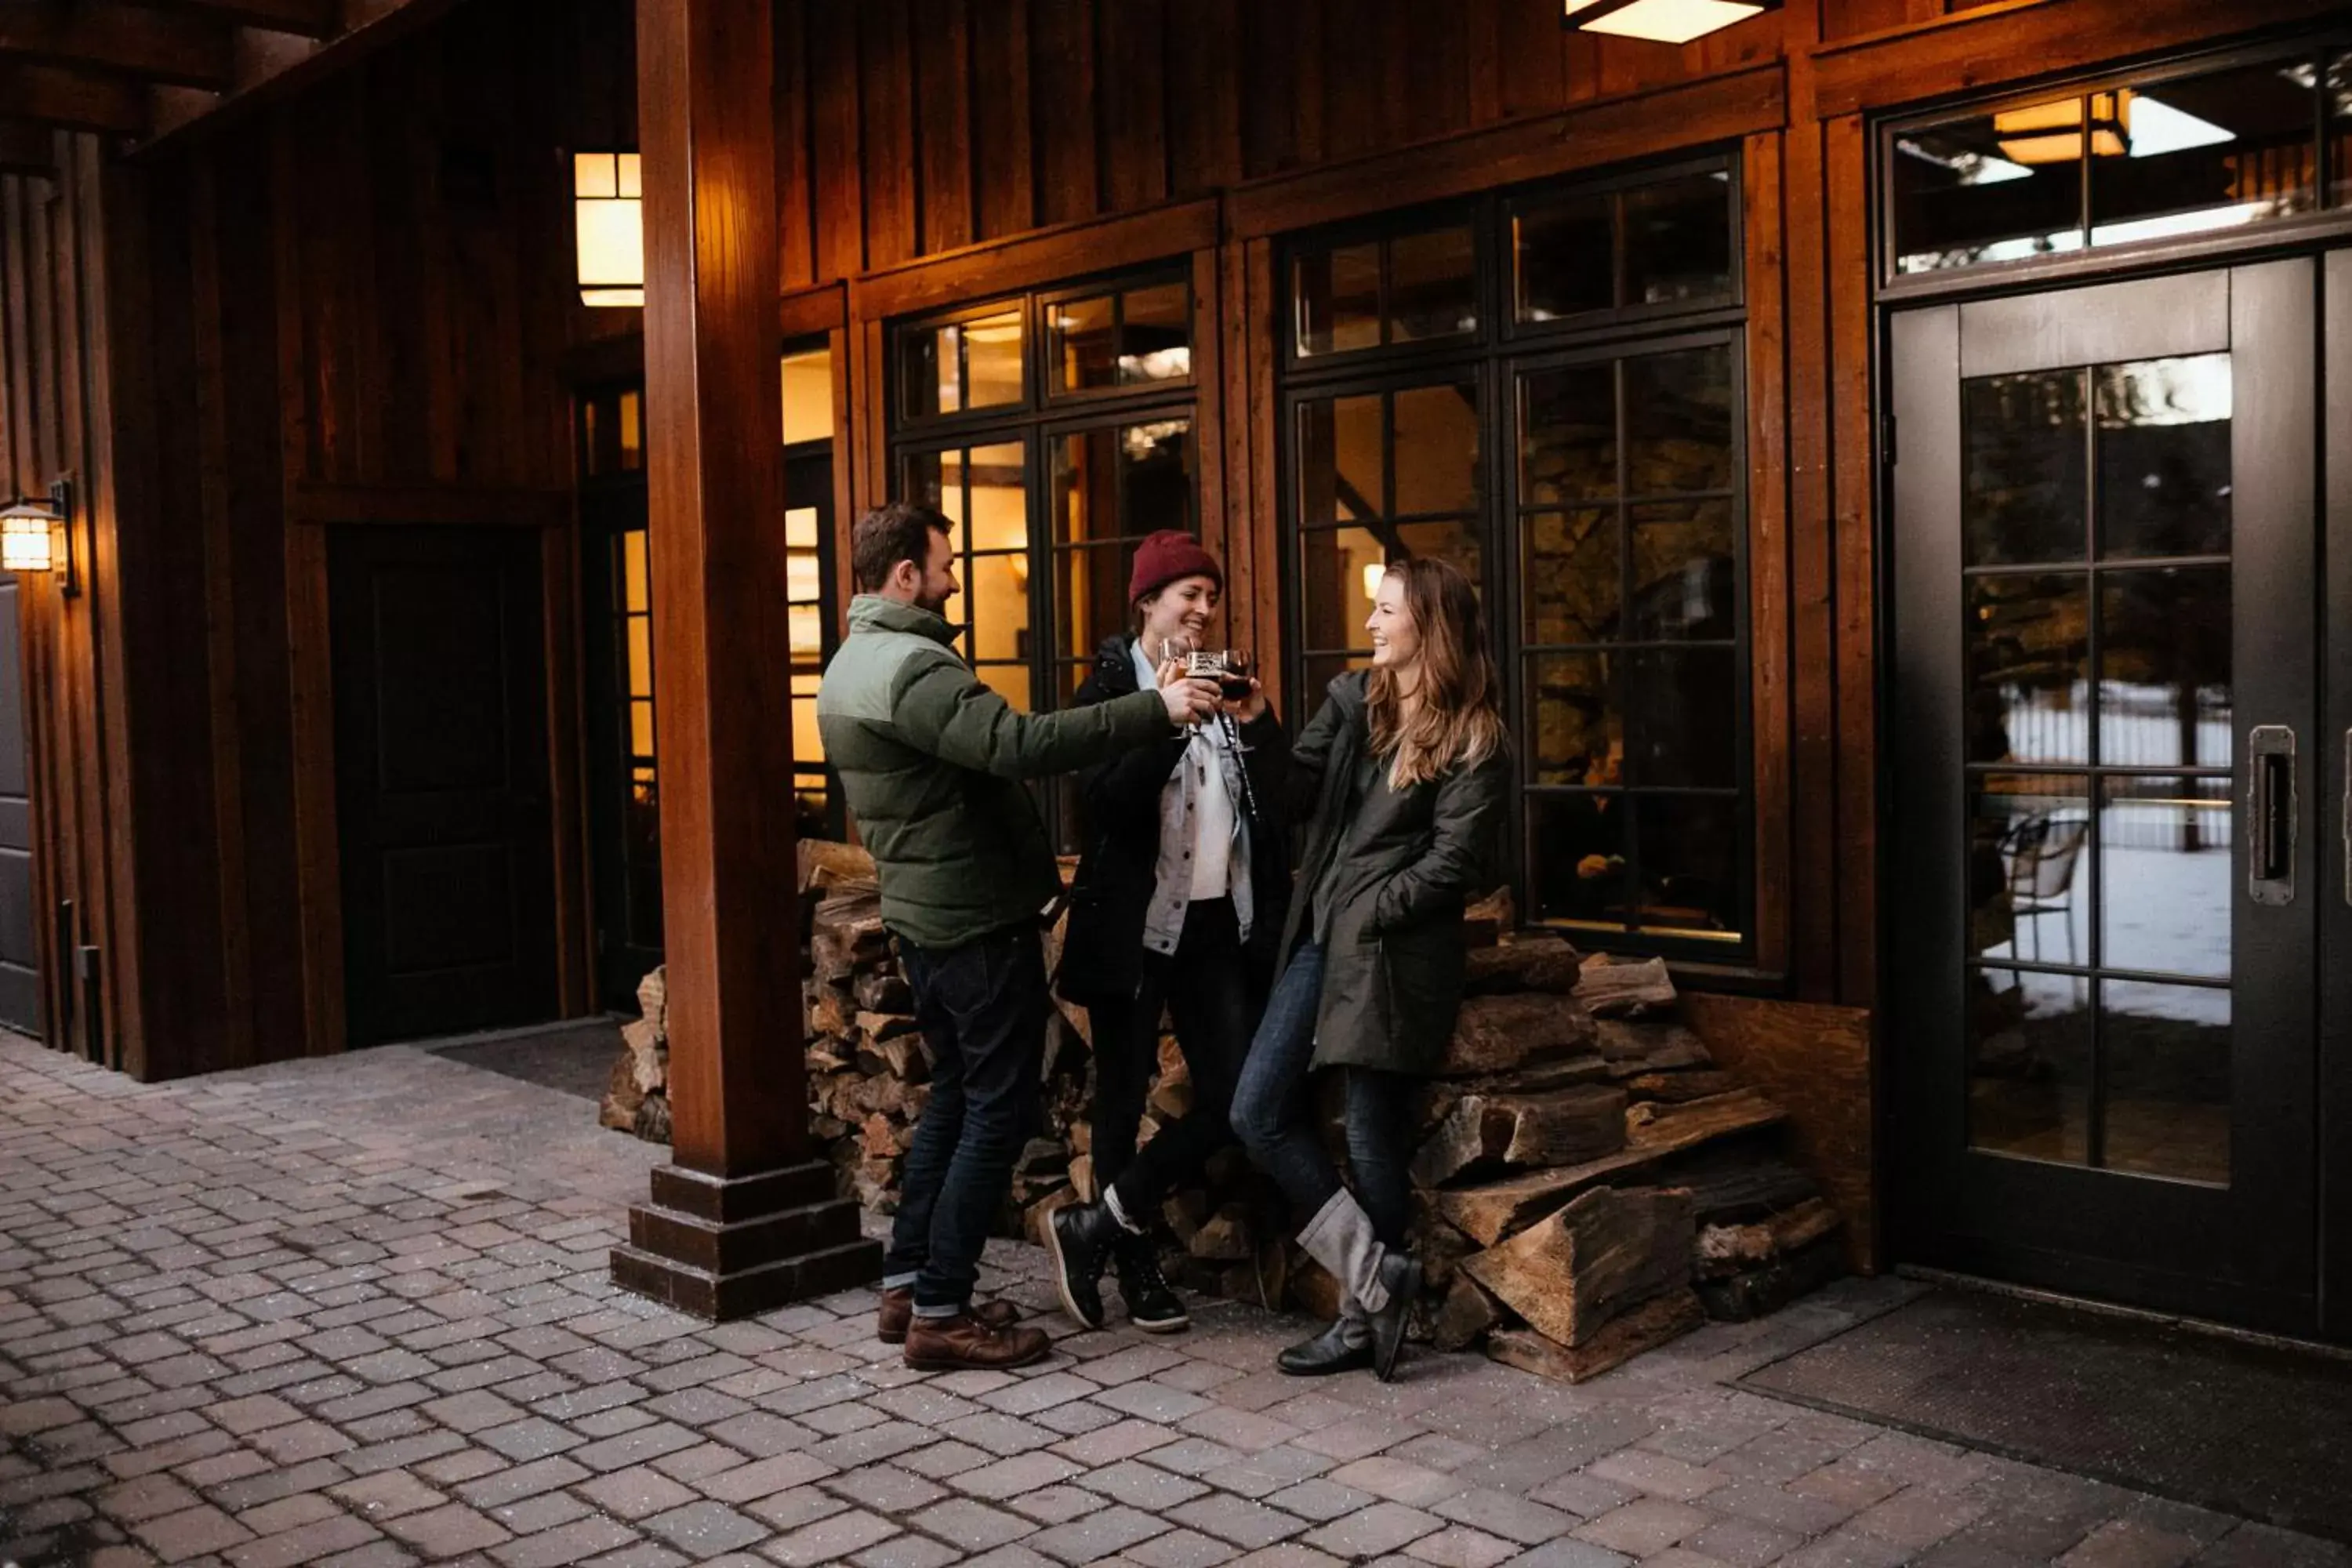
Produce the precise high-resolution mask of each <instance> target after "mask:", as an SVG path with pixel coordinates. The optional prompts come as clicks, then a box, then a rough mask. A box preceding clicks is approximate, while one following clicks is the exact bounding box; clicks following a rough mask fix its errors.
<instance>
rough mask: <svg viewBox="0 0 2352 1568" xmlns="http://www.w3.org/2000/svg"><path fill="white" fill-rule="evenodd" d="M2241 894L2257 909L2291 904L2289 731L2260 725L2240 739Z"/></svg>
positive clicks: (2291, 740) (2291, 756)
mask: <svg viewBox="0 0 2352 1568" xmlns="http://www.w3.org/2000/svg"><path fill="white" fill-rule="evenodd" d="M2246 754H2247V763H2248V765H2249V768H2250V770H2251V773H2252V777H2251V778H2250V779H2249V781H2248V783H2247V787H2246V795H2247V800H2246V815H2247V816H2248V818H2249V826H2250V828H2251V831H2252V842H2251V843H2250V844H2249V845H2248V846H2247V852H2246V892H2247V895H2248V896H2249V897H2250V898H2252V900H2253V901H2254V902H2256V903H2258V904H2291V903H2293V902H2294V834H2295V811H2294V805H2295V801H2294V731H2293V730H2292V729H2290V728H2288V727H2287V726H2286V725H2284V724H2261V725H2257V726H2256V727H2255V728H2254V730H2253V731H2252V733H2251V734H2249V735H2248V736H2247V737H2246Z"/></svg>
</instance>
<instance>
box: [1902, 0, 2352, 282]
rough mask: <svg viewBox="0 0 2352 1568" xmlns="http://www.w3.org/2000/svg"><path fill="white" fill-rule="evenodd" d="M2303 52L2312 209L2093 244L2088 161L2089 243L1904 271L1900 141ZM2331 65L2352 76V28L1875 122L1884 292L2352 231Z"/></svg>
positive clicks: (2093, 268)
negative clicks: (2312, 75)
mask: <svg viewBox="0 0 2352 1568" xmlns="http://www.w3.org/2000/svg"><path fill="white" fill-rule="evenodd" d="M2303 54H2308V55H2311V56H2313V57H2314V58H2315V61H2316V64H2317V70H2318V80H2317V82H2316V83H2315V86H2314V88H2313V89H2312V100H2313V113H2312V133H2313V138H2314V147H2313V159H2314V162H2313V165H2312V168H2313V179H2314V182H2315V184H2314V187H2313V188H2314V194H2315V205H2313V207H2312V209H2311V210H2310V211H2308V212H2305V213H2299V214H2296V215H2294V216H2291V217H2281V218H2271V219H2265V220H2263V221H2262V222H2260V223H2251V224H2243V225H2237V226H2221V227H2215V228H2210V229H2204V230H2197V231H2191V232H2189V233H2186V234H2181V235H2171V236H2159V237H2151V238H2147V239H2136V240H2128V241H2124V242H2121V243H2117V244H2110V245H2094V244H2092V243H2091V233H2092V228H2093V226H2094V219H2095V214H2094V211H2093V208H2092V195H2091V172H2092V163H2093V160H2091V159H2084V160H2083V165H2084V167H2083V171H2082V184H2081V187H2080V189H2079V190H2078V191H2077V193H2076V195H2075V208H2076V210H2075V216H2076V217H2077V219H2079V220H2080V227H2079V231H2078V232H2079V233H2080V234H2081V236H2082V239H2083V243H2082V244H2081V245H2080V246H2079V247H2075V248H2073V249H2069V250H2062V251H2054V252H2051V253H2049V254H2046V255H2042V256H2028V257H2017V258H2007V259H2002V260H1998V261H1977V262H1968V263H1963V264H1961V265H1958V266H1954V267H1943V268H1931V269H1928V270H1925V271H1919V272H1904V271H1901V270H1899V269H1898V268H1899V264H1900V261H1901V256H1902V243H1901V241H1902V237H1901V236H1900V234H1899V233H1898V232H1897V228H1898V210H1897V208H1896V205H1895V168H1896V167H1897V164H1896V159H1898V158H1899V157H1902V156H1904V155H1905V154H1903V153H1900V152H1898V151H1897V149H1896V145H1895V144H1896V142H1898V141H1899V140H1900V139H1901V138H1903V137H1905V136H1909V135H1914V134H1916V133H1918V132H1926V131H1934V130H1937V129H1938V128H1940V127H1943V126H1947V125H1958V124H1964V123H1966V122H1968V121H1973V120H1979V119H1983V118H1985V117H1988V116H1990V115H1993V114H1998V113H2000V112H2002V111H2004V110H2015V109H2024V108H2030V107H2032V106H2034V105H2037V104H2044V103H2050V102H2053V101H2056V100H2061V99H2066V98H2075V99H2083V100H2088V99H2089V98H2090V97H2091V96H2092V95H2094V94H2096V93H2103V92H2114V91H2116V90H2118V89H2132V90H2134V91H2138V90H2143V89H2152V88H2159V87H2162V86H2163V85H2164V84H2165V83H2167V82H2174V81H2181V80H2184V79H2192V78H2196V77H2202V76H2210V75H2213V74H2216V73H2219V72H2222V71H2228V70H2231V69H2235V68H2244V67H2254V66H2262V65H2267V64H2273V63H2277V62H2284V61H2286V60H2290V59H2293V58H2294V57H2295V56H2297V55H2303ZM2331 64H2335V65H2340V66H2342V67H2343V68H2346V69H2347V72H2352V26H2330V27H2322V28H2318V29H2305V31H2303V32H2300V33H2297V34H2294V35H2293V36H2291V37H2280V38H2273V39H2270V40H2267V41H2265V42H2263V43H2260V44H2252V45H2246V46H2243V47H2238V48H2230V49H2219V50H2210V51H2207V52H2205V53H2202V54H2194V55H2186V56H2182V57H2180V58H2175V59H2170V60H2165V61H2160V62H2157V63H2153V64H2147V65H2142V66H2140V67H2138V68H2133V69H2126V70H2114V69H2109V70H2101V71H2096V72H2086V73H2078V74H2076V75H2074V76H2070V77H2063V78H2060V79H2057V80H2054V81H2049V82H2045V83H2043V84H2042V86H2040V87H2038V88H2032V89H2019V90H2016V91H2013V92H2003V93H2001V94H2000V95H1998V96H1996V97H1992V98H1979V99H1972V100H1968V101H1966V102H1964V103H1959V104H1951V105H1947V106H1945V107H1943V108H1940V109H1937V110H1927V111H1923V112H1920V113H1916V114H1897V115H1890V116H1887V117H1885V118H1884V119H1880V120H1877V121H1874V134H1873V135H1872V136H1871V138H1870V155H1871V158H1872V160H1873V168H1872V170H1871V174H1870V184H1871V190H1872V194H1873V195H1874V196H1875V197H1876V199H1877V210H1878V212H1879V213H1880V214H1881V215H1882V216H1881V218H1880V221H1879V222H1878V223H1877V224H1876V225H1875V226H1874V227H1875V230H1876V234H1875V237H1874V247H1875V248H1874V255H1873V258H1872V264H1873V270H1874V281H1875V283H1876V287H1877V294H1878V296H1879V298H1881V299H1882V300H1886V301H1889V302H1895V301H1906V300H1923V299H1929V298H1933V297H1936V296H1938V295H1944V294H1954V293H1964V292H1971V291H1975V290H1979V289H1987V288H1995V287H2002V286H2007V285H2010V284H2019V285H2023V284H2026V283H2029V282H2031V283H2032V284H2034V285H2035V286H2047V285H2048V284H2050V283H2053V282H2055V281H2058V280H2062V279H2067V278H2070V277H2074V276H2077V275H2105V274H2107V273H2111V272H2114V271H2115V270H2116V269H2117V268H2126V267H2131V266H2134V265H2144V264H2146V263H2148V262H2152V261H2158V260H2172V259H2176V258H2177V259H2181V260H2189V259H2202V258H2219V257H2223V256H2230V255H2234V254H2237V253H2241V252H2243V251H2248V250H2258V249H2271V248H2274V247H2276V248H2286V247H2296V246H2303V245H2308V244H2311V243H2313V242H2314V241H2315V240H2318V241H2325V240H2327V239H2329V238H2331V237H2344V236H2352V167H2337V166H2336V165H2335V163H2334V161H2333V160H2332V159H2331V157H2330V153H2331V149H2332V147H2333V138H2331V136H2330V134H2329V132H2330V130H2331V128H2332V126H2333V125H2334V124H2336V123H2341V124H2342V126H2343V127H2344V132H2345V135H2346V137H2347V141H2352V112H2347V114H2346V115H2345V116H2344V117H2342V119H2341V121H2337V120H2336V117H2334V116H2331V115H2330V114H2329V112H2328V101H2327V81H2328V73H2329V67H2330V66H2331ZM2345 162H2346V163H2347V164H2352V156H2347V159H2346V160H2345ZM2339 184H2341V185H2342V187H2343V188H2342V190H2341V191H2340V192H2339V191H2338V190H2337V186H2338V185H2339Z"/></svg>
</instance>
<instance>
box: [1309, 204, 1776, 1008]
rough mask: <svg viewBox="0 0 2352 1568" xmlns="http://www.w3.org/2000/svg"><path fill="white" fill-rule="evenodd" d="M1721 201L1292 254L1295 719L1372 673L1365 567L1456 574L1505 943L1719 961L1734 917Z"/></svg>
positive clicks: (1736, 321)
mask: <svg viewBox="0 0 2352 1568" xmlns="http://www.w3.org/2000/svg"><path fill="white" fill-rule="evenodd" d="M1738 232H1739V225H1738V191H1737V183H1736V181H1735V180H1734V178H1733V174H1732V170H1731V168H1730V166H1729V165H1728V163H1727V162H1726V161H1723V160H1719V159H1718V160H1709V161H1706V162H1701V163H1691V164H1686V165H1683V166H1681V167H1677V168H1674V169H1668V170H1663V171H1653V172H1648V173H1644V174H1639V175H1633V176H1629V177H1623V178H1615V179H1610V180H1604V181H1598V182H1591V183H1580V184H1574V185H1551V186H1546V187H1539V188H1535V189H1530V190H1524V191H1516V192H1509V193H1504V194H1499V195H1494V196H1489V197H1486V198H1484V199H1481V200H1479V201H1477V202H1475V203H1472V204H1467V205H1465V206H1463V207H1459V208H1455V209H1450V210H1446V211H1443V212H1437V213H1433V214H1426V215H1413V216H1409V217H1405V218H1402V219H1398V220H1391V221H1389V222H1386V223H1382V224H1380V225H1377V226H1371V227H1360V228H1354V229H1350V230H1347V231H1341V232H1337V233H1333V234H1329V235H1320V234H1318V235H1309V236H1305V237H1300V238H1298V239H1297V240H1295V241H1294V242H1293V243H1292V244H1291V246H1290V247H1289V249H1288V256H1287V268H1286V277H1287V278H1288V279H1289V281H1290V288H1291V312H1290V335H1289V341H1288V342H1286V345H1285V350H1286V352H1285V355H1284V366H1283V371H1284V388H1285V399H1284V401H1285V414H1286V422H1285V425H1284V432H1285V439H1286V444H1287V450H1286V466H1287V473H1288V481H1287V486H1286V513H1287V515H1286V523H1287V525H1288V526H1287V539H1288V547H1289V549H1290V550H1291V552H1292V556H1291V562H1292V565H1293V571H1292V574H1291V581H1290V584H1288V586H1289V589H1290V592H1289V605H1288V615H1289V617H1290V636H1289V637H1288V639H1287V643H1288V647H1289V648H1290V649H1291V650H1292V653H1291V665H1292V668H1291V675H1292V678H1293V681H1294V686H1293V693H1292V697H1293V702H1294V706H1295V707H1296V709H1297V718H1298V719H1299V720H1301V721H1304V720H1305V719H1306V718H1307V716H1308V712H1309V710H1311V708H1312V707H1313V705H1314V704H1315V703H1317V702H1318V701H1319V700H1321V694H1322V689H1323V688H1324V686H1325V685H1326V684H1327V683H1328V680H1329V679H1330V678H1331V677H1332V676H1333V675H1335V674H1337V673H1338V672H1339V671H1340V670H1343V669H1346V668H1360V667H1362V666H1364V665H1366V664H1368V663H1369V662H1370V656H1369V652H1368V650H1367V648H1366V647H1365V641H1364V638H1365V634H1364V630H1363V623H1364V619H1365V617H1366V616H1367V615H1368V614H1369V613H1370V608H1371V601H1372V595H1374V593H1375V592H1376V591H1377V590H1378V588H1379V585H1380V580H1381V574H1382V573H1383V572H1384V570H1385V569H1386V567H1387V565H1388V563H1391V562H1394V561H1398V560H1402V559H1404V558H1406V557H1409V556H1413V555H1433V556H1439V557H1442V558H1444V559H1445V560H1448V561H1451V562H1453V563H1454V564H1455V565H1457V566H1460V567H1461V568H1462V569H1463V570H1464V571H1465V573H1467V574H1469V575H1470V578H1471V580H1472V582H1473V583H1474V584H1476V586H1477V588H1478V591H1479V595H1480V598H1481V601H1482V603H1483V604H1484V605H1485V606H1486V612H1487V616H1488V626H1489V630H1490V632H1491V634H1492V636H1493V638H1494V643H1495V649H1494V651H1495V654H1496V661H1497V663H1498V665H1499V666H1500V668H1501V669H1502V671H1503V676H1504V681H1505V685H1506V688H1507V693H1508V698H1509V703H1510V709H1511V712H1512V713H1513V715H1514V724H1515V731H1516V747H1517V766H1518V773H1519V788H1518V791H1517V809H1516V811H1515V812H1514V816H1513V839H1514V844H1515V847H1516V852H1517V861H1516V863H1517V872H1518V874H1517V897H1518V901H1519V909H1520V912H1521V915H1522V917H1523V918H1524V919H1527V920H1528V921H1532V922H1536V923H1542V924H1549V925H1556V926H1560V927H1563V928H1568V929H1570V930H1572V931H1577V932H1579V933H1581V934H1582V935H1583V938H1584V940H1587V941H1589V942H1594V943H1596V944H1601V945H1608V946H1613V947H1626V948H1637V949H1644V950H1651V951H1665V952H1682V953H1685V954H1689V955H1693V956H1698V957H1704V958H1709V959H1717V960H1730V961H1734V962H1736V961H1737V960H1738V958H1739V957H1740V956H1742V955H1743V954H1744V952H1745V951H1746V948H1747V944H1748V933H1749V932H1750V931H1751V930H1752V928H1753V923H1754V922H1753V910H1754V901H1755V895H1754V890H1753V888H1752V886H1751V882H1752V875H1753V874H1752V870H1751V867H1752V862H1753V841H1754V837H1755V829H1754V822H1753V816H1754V799H1753V792H1752V783H1751V767H1750V761H1749V759H1750V755H1751V752H1752V747H1751V744H1750V741H1749V731H1748V681H1749V675H1748V626H1747V613H1748V607H1747V594H1746V586H1745V584H1746V567H1745V559H1746V557H1745V550H1744V546H1743V532H1744V523H1745V501H1746V494H1747V484H1746V474H1747V468H1746V453H1745V447H1744V443H1743V440H1742V428H1743V417H1744V416H1743V405H1742V397H1741V387H1742V384H1743V375H1744V371H1743V361H1742V349H1743V346H1744V344H1743V337H1744V333H1743V330H1742V316H1741V307H1740V273H1739V255H1738ZM1400 258H1412V260H1411V261H1410V262H1409V263H1408V262H1405V261H1401V260H1400ZM1440 258H1443V259H1442V265H1441V259H1440Z"/></svg>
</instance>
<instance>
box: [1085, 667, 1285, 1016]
mask: <svg viewBox="0 0 2352 1568" xmlns="http://www.w3.org/2000/svg"><path fill="white" fill-rule="evenodd" d="M1133 647H1134V639H1132V638H1130V637H1111V638H1108V639H1107V640H1106V641H1105V642H1104V643H1103V645H1102V647H1100V648H1099V649H1098V650H1097V654H1096V658H1095V668H1094V670H1093V672H1092V673H1091V674H1089V675H1088V676H1087V679H1086V684H1084V685H1083V686H1081V687H1079V688H1078V690H1077V695H1076V697H1074V698H1073V699H1072V700H1071V706H1073V707H1076V708H1084V707H1087V706H1089V705H1091V704H1093V703H1097V702H1108V701H1110V700H1113V699H1114V698H1118V697H1124V696H1127V695H1128V694H1129V693H1131V692H1133V691H1135V690H1136V689H1138V686H1139V683H1138V681H1137V679H1136V672H1135V658H1134V655H1133V653H1132V652H1131V649H1132V648H1133ZM1242 742H1243V744H1244V745H1245V746H1248V747H1249V748H1250V750H1249V752H1247V753H1246V754H1245V755H1244V757H1243V759H1242V765H1243V766H1244V768H1246V769H1247V770H1248V772H1249V775H1250V788H1251V790H1252V791H1253V792H1254V793H1255V795H1256V796H1257V798H1258V801H1259V803H1260V805H1261V807H1262V808H1264V809H1265V810H1267V812H1268V814H1269V815H1271V813H1272V807H1273V805H1274V803H1275V801H1276V798H1277V795H1278V794H1279V791H1280V789H1281V787H1282V777H1283V772H1282V770H1283V768H1284V766H1285V763H1286V750H1287V742H1286V738H1285V736H1284V735H1283V733H1282V725H1281V723H1280V722H1279V721H1277V720H1276V718H1275V716H1274V710H1273V709H1271V708H1268V709H1267V710H1266V711H1265V713H1264V714H1262V715H1260V716H1259V717H1258V718H1257V719H1256V720H1255V721H1252V722H1250V723H1247V724H1244V725H1243V726H1242ZM1184 747H1185V739H1184V736H1183V735H1182V734H1181V733H1180V732H1177V731H1175V730H1174V729H1173V728H1172V727H1171V731H1170V732H1169V735H1168V738H1167V739H1166V740H1164V741H1156V742H1152V743H1150V744H1149V745H1144V746H1138V747H1136V748H1135V749H1134V750H1132V751H1130V752H1125V753H1124V754H1122V755H1120V756H1118V757H1115V758H1113V759H1112V760H1111V761H1110V762H1108V763H1103V764H1102V765H1101V766H1099V767H1095V768H1090V769H1087V771H1086V772H1084V773H1080V774H1079V775H1078V781H1079V791H1080V799H1081V801H1082V803H1083V805H1082V809H1083V812H1084V826H1085V844H1084V847H1083V850H1082V853H1081V855H1080V858H1079V860H1078V875H1077V879H1076V881H1074V882H1073V883H1072V884H1071V888H1070V920H1069V925H1068V927H1067V928H1066V933H1065V935H1064V938H1063V942H1062V966H1061V973H1060V986H1061V992H1062V994H1063V995H1064V996H1066V997H1067V998H1068V999H1069V1000H1071V1001H1072V1002H1075V1003H1077V1004H1079V1005H1082V1006H1083V1005H1099V1004H1101V1003H1104V1002H1108V1001H1124V1000H1126V999H1128V998H1129V997H1131V996H1133V995H1134V994H1135V993H1136V988H1137V987H1138V986H1139V984H1141V982H1142V978H1143V958H1144V946H1143V922H1144V921H1145V920H1146V918H1148V916H1149V915H1150V910H1151V895H1152V892H1153V890H1154V889H1155V888H1156V886H1157V884H1158V880H1159V862H1160V791H1161V790H1162V789H1163V788H1165V787H1166V785H1167V784H1168V778H1169V775H1170V774H1171V773H1174V772H1175V771H1176V768H1177V764H1178V763H1181V761H1182V760H1183V756H1184ZM1245 809H1246V808H1245V806H1244V803H1242V802H1241V801H1235V802H1234V810H1235V811H1236V812H1242V811H1244V810H1245ZM1287 839H1288V833H1287V827H1286V824H1285V823H1284V822H1282V821H1281V820H1279V819H1276V820H1272V821H1266V822H1252V823H1251V824H1250V889H1251V900H1252V910H1253V915H1254V918H1253V921H1252V924H1251V928H1250V940H1249V942H1248V945H1247V947H1246V949H1245V957H1246V958H1247V960H1248V962H1249V966H1250V980H1251V983H1252V984H1251V993H1252V994H1253V995H1254V996H1257V997H1263V996H1264V995H1265V986H1266V984H1268V983H1270V982H1271V980H1272V979H1273V974H1274V965H1275V957H1276V952H1277V951H1278V949H1277V948H1276V940H1277V938H1278V937H1279V936H1280V934H1281V931H1282V926H1283V916H1284V914H1285V912H1286V909H1287V907H1288V900H1289V894H1290V857H1289V854H1288V842H1287Z"/></svg>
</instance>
